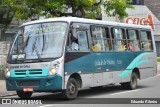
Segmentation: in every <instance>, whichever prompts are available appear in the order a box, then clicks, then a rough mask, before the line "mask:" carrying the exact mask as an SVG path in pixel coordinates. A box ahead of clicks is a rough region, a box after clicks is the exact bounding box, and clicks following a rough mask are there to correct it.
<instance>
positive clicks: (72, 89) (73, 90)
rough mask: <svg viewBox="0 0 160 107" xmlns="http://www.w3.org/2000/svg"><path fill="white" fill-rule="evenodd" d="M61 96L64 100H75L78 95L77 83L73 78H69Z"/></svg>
mask: <svg viewBox="0 0 160 107" xmlns="http://www.w3.org/2000/svg"><path fill="white" fill-rule="evenodd" d="M62 95H63V97H64V98H65V99H75V98H76V97H77V95H78V83H77V81H76V80H75V79H74V78H70V79H69V80H68V83H67V87H66V89H65V90H63V91H62Z"/></svg>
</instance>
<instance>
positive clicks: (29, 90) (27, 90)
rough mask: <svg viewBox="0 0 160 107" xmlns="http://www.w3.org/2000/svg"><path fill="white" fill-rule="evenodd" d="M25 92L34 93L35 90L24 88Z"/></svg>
mask: <svg viewBox="0 0 160 107" xmlns="http://www.w3.org/2000/svg"><path fill="white" fill-rule="evenodd" d="M23 91H24V92H33V88H23Z"/></svg>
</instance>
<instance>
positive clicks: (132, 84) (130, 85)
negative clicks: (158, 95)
mask: <svg viewBox="0 0 160 107" xmlns="http://www.w3.org/2000/svg"><path fill="white" fill-rule="evenodd" d="M137 80H138V78H137V74H136V73H135V72H133V73H132V74H131V79H130V82H126V83H121V86H122V87H123V88H125V89H130V90H134V89H136V87H137Z"/></svg>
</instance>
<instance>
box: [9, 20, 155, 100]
mask: <svg viewBox="0 0 160 107" xmlns="http://www.w3.org/2000/svg"><path fill="white" fill-rule="evenodd" d="M7 63H8V69H7V70H6V86H7V90H8V91H16V92H17V94H18V96H19V97H20V98H30V97H31V95H32V93H33V92H55V91H60V92H62V94H63V95H64V97H65V98H68V99H73V98H76V97H77V94H78V90H79V89H80V88H82V89H83V88H90V87H97V86H105V85H108V84H117V83H119V84H121V86H122V87H124V88H127V89H135V88H136V87H137V79H144V78H148V77H151V76H155V75H156V72H157V71H156V49H155V42H154V37H153V33H152V29H151V28H150V27H148V26H147V27H146V26H140V25H131V24H125V23H116V22H108V21H99V20H91V19H83V18H75V17H62V18H50V19H43V20H36V21H31V22H27V23H24V24H23V25H21V26H20V28H19V31H18V33H17V36H16V38H15V40H14V42H13V45H12V46H11V48H10V51H9V54H8V58H7Z"/></svg>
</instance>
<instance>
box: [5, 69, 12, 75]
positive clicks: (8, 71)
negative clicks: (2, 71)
mask: <svg viewBox="0 0 160 107" xmlns="http://www.w3.org/2000/svg"><path fill="white" fill-rule="evenodd" d="M10 75H11V73H10V69H9V68H6V77H10Z"/></svg>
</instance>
